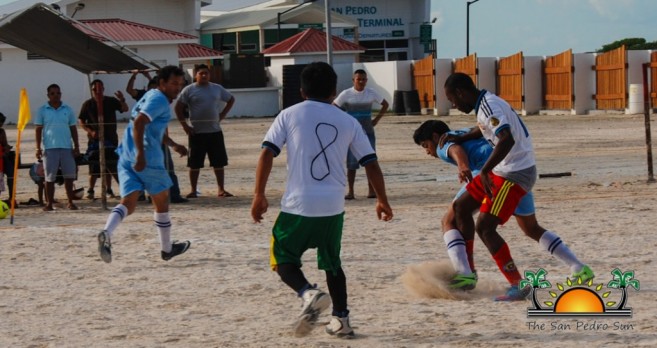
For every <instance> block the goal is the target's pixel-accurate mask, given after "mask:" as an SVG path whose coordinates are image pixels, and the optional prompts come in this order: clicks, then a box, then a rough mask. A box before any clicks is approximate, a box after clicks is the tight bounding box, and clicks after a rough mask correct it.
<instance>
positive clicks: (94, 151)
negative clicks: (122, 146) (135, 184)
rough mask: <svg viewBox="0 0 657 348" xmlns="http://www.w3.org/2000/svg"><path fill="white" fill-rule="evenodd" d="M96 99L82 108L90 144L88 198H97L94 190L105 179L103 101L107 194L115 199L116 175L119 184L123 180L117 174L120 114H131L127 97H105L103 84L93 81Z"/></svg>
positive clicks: (92, 90) (81, 118)
mask: <svg viewBox="0 0 657 348" xmlns="http://www.w3.org/2000/svg"><path fill="white" fill-rule="evenodd" d="M91 93H92V97H91V98H90V99H88V100H87V101H85V102H84V103H83V104H82V108H81V109H80V115H79V116H78V119H79V120H80V125H81V126H82V128H83V129H84V130H85V131H86V132H87V137H88V139H89V143H88V146H87V155H88V156H89V190H88V191H87V198H89V199H94V187H95V186H96V179H98V178H99V177H101V172H100V142H99V141H100V140H99V139H100V134H99V129H100V128H99V124H98V102H99V101H101V100H102V106H103V122H104V125H103V129H104V138H105V160H106V167H105V173H102V177H103V178H104V180H105V184H106V185H107V192H106V194H107V195H108V196H110V197H114V192H113V191H112V188H111V185H112V176H113V177H114V179H115V180H116V181H117V182H118V181H119V177H118V175H117V172H116V163H117V161H118V155H117V154H116V152H115V150H116V148H117V146H118V145H119V136H118V134H117V132H116V112H117V111H118V112H126V111H128V104H126V103H125V98H124V97H123V93H121V91H116V93H114V95H115V97H108V96H105V95H104V93H105V86H104V84H103V81H101V80H94V81H92V82H91Z"/></svg>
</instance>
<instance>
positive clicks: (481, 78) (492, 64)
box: [477, 57, 497, 93]
mask: <svg viewBox="0 0 657 348" xmlns="http://www.w3.org/2000/svg"><path fill="white" fill-rule="evenodd" d="M496 69H497V58H495V57H481V58H479V57H478V58H477V71H478V74H477V88H479V89H485V90H487V91H489V92H491V93H497V71H496Z"/></svg>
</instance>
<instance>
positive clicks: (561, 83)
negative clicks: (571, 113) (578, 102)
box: [543, 50, 574, 110]
mask: <svg viewBox="0 0 657 348" xmlns="http://www.w3.org/2000/svg"><path fill="white" fill-rule="evenodd" d="M543 73H544V74H545V75H544V76H545V77H544V78H545V107H546V108H547V109H555V110H560V109H564V110H569V109H572V108H573V99H574V93H573V51H572V50H567V51H564V52H561V53H559V54H557V55H555V56H552V57H548V58H547V59H545V67H544V69H543Z"/></svg>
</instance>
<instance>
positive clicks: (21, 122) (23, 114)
mask: <svg viewBox="0 0 657 348" xmlns="http://www.w3.org/2000/svg"><path fill="white" fill-rule="evenodd" d="M30 117H31V116H30V100H29V99H28V97H27V91H26V90H25V88H21V99H20V102H19V104H18V127H17V128H18V130H21V131H22V130H23V129H25V126H26V125H27V123H28V122H30Z"/></svg>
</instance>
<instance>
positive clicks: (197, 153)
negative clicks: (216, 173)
mask: <svg viewBox="0 0 657 348" xmlns="http://www.w3.org/2000/svg"><path fill="white" fill-rule="evenodd" d="M206 154H207V155H208V159H209V160H210V167H212V168H222V167H225V166H227V165H228V154H227V153H226V145H225V144H224V133H223V132H216V133H201V134H194V135H192V136H190V137H189V157H188V158H187V167H189V168H190V169H201V168H203V165H204V162H205V155H206Z"/></svg>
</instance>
